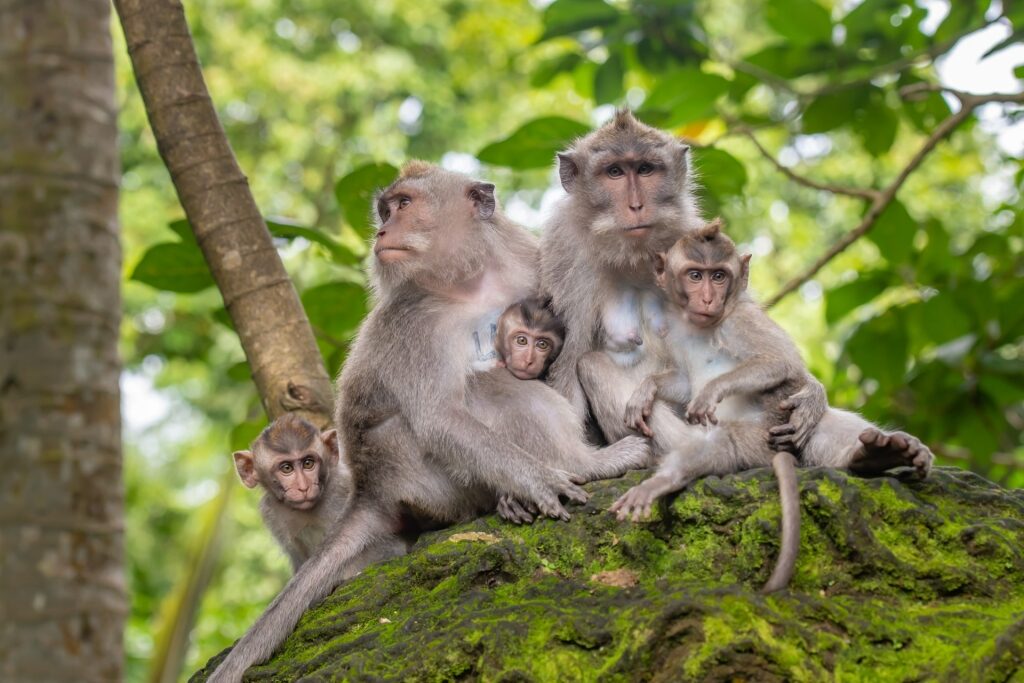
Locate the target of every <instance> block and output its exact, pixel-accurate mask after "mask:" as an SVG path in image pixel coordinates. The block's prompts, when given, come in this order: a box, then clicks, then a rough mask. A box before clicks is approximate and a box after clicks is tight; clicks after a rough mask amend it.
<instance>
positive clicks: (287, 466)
mask: <svg viewBox="0 0 1024 683" xmlns="http://www.w3.org/2000/svg"><path fill="white" fill-rule="evenodd" d="M278 469H279V470H281V471H282V472H284V473H285V474H291V473H292V470H294V469H295V467H293V466H292V464H291V463H290V462H283V463H281V467H279V468H278Z"/></svg>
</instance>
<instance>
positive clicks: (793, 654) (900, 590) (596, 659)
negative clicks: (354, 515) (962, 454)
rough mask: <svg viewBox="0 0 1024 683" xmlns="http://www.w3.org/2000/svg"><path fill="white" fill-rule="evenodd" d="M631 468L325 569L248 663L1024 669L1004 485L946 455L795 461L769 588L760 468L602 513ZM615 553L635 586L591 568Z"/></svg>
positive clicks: (1022, 499) (1015, 547)
mask: <svg viewBox="0 0 1024 683" xmlns="http://www.w3.org/2000/svg"><path fill="white" fill-rule="evenodd" d="M642 477H643V474H642V473H637V474H632V475H630V476H628V477H626V478H624V479H621V480H615V481H610V482H602V483H600V484H595V485H593V486H591V487H590V488H591V491H592V493H593V496H592V498H591V501H590V502H589V503H588V504H587V505H585V506H582V507H578V508H576V509H574V510H573V520H572V521H571V522H570V523H568V524H564V523H556V522H550V521H544V522H539V523H536V524H534V525H531V526H526V527H516V526H512V525H508V524H504V523H502V522H500V521H499V520H497V519H496V518H494V517H488V518H484V519H480V520H476V521H474V522H472V523H469V524H466V525H463V526H461V527H458V528H455V529H448V530H444V531H440V532H435V533H432V534H428V535H425V536H424V537H423V538H421V539H420V542H419V543H418V544H417V546H416V548H415V549H414V551H413V552H412V553H410V554H409V555H408V556H406V557H403V558H399V559H396V560H393V561H391V562H387V563H384V564H381V565H378V566H375V567H371V568H369V569H367V570H366V572H364V573H363V574H362V575H361V576H359V577H356V578H355V579H353V580H352V581H350V582H349V583H347V584H345V585H343V586H341V587H339V588H338V589H337V590H336V591H335V592H334V594H333V595H332V596H331V597H330V598H328V599H327V600H326V601H324V603H322V604H321V605H319V606H318V607H316V608H314V609H312V610H311V611H310V612H309V613H308V614H307V615H305V617H303V619H302V621H301V622H300V623H299V625H298V627H297V628H296V630H295V633H294V634H293V635H292V636H291V638H289V639H288V641H287V642H286V643H285V644H284V646H283V647H282V648H281V649H280V650H279V652H278V653H277V654H276V655H275V657H274V658H273V659H272V660H271V661H270V662H268V663H267V664H265V665H263V666H260V667H255V668H253V669H252V670H251V671H250V672H249V674H248V677H250V678H252V679H253V680H269V681H292V680H296V679H298V678H302V677H304V676H309V677H312V678H317V679H323V680H335V679H337V680H348V679H352V680H406V681H452V680H456V679H459V680H487V681H491V680H495V681H498V680H501V681H602V682H603V681H634V680H655V681H661V680H664V681H676V680H694V681H704V680H757V681H790V680H792V681H822V680H835V681H876V680H880V675H879V672H885V675H884V679H885V680H894V681H903V680H955V681H987V680H1014V679H1015V677H1016V679H1017V680H1020V678H1021V677H1024V559H1022V551H1021V548H1024V495H1022V494H1021V493H1020V492H1015V491H1005V490H1003V489H1000V488H999V487H997V486H995V485H993V484H991V483H989V482H987V481H985V480H983V479H981V478H980V477H977V476H975V475H971V474H970V473H964V472H961V471H959V470H955V469H940V470H939V471H937V472H935V473H934V475H933V476H932V477H931V478H929V479H928V480H926V481H916V480H913V479H910V480H906V481H901V480H897V479H893V478H881V479H873V480H865V479H858V478H854V477H850V476H848V475H845V474H843V473H840V472H836V471H832V470H825V469H813V470H804V471H801V472H800V487H801V506H802V518H803V527H802V531H801V555H800V559H799V561H798V564H797V571H796V575H795V577H794V581H793V584H792V586H791V588H790V589H788V590H786V591H783V592H781V593H778V594H776V595H773V596H768V597H766V596H761V595H760V594H759V593H758V592H757V589H758V587H759V586H760V585H761V584H762V583H763V581H764V580H765V579H766V578H767V576H768V573H769V572H770V570H771V567H772V564H773V562H774V558H775V556H776V554H777V552H778V539H777V534H778V525H779V515H780V509H779V503H778V500H777V495H778V494H777V489H776V486H775V482H774V479H773V478H772V475H771V473H770V471H768V470H755V471H751V472H744V473H741V474H738V475H735V476H730V477H723V478H718V477H709V478H708V479H706V480H703V481H701V482H698V483H697V484H696V485H695V486H694V487H692V489H691V490H689V491H687V492H686V493H684V494H683V495H681V496H678V497H677V498H676V499H675V500H673V501H671V502H669V503H667V504H665V505H664V506H662V507H661V508H660V509H659V510H658V511H657V514H656V516H655V518H654V519H652V520H651V521H650V522H647V523H642V524H631V523H625V522H623V523H620V522H618V521H616V520H615V519H614V517H612V516H611V515H609V514H607V513H606V512H604V510H605V509H606V508H607V506H608V505H610V504H611V502H612V501H613V500H615V498H617V497H618V496H619V495H621V493H622V492H624V491H625V490H626V488H628V487H629V486H631V485H632V484H634V483H636V482H637V481H639V480H640V479H641V478H642ZM455 534H463V536H460V537H461V538H466V539H469V540H462V541H459V542H453V541H452V540H451V539H452V536H453V535H455ZM467 534H468V535H467ZM474 534H476V535H474ZM483 534H487V535H489V536H483ZM473 539H478V540H473ZM481 539H482V540H481ZM622 568H625V569H628V570H630V571H631V572H634V573H635V574H636V585H633V586H628V587H621V588H619V587H613V586H607V585H602V584H601V583H599V582H598V581H596V580H592V578H591V577H593V576H594V575H596V574H598V573H600V572H605V571H609V570H614V569H622ZM627 583H628V582H627ZM217 661H218V660H217V659H214V660H212V662H211V665H210V666H213V665H214V664H215V663H216V662H217ZM209 670H210V668H209V667H208V668H207V669H206V670H204V672H200V673H199V674H197V675H196V677H194V680H197V681H198V680H202V679H203V676H204V674H205V672H208V671H209Z"/></svg>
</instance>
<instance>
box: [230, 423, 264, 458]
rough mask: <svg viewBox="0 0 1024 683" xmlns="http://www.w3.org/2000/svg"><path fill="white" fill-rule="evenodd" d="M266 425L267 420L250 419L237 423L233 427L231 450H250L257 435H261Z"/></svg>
mask: <svg viewBox="0 0 1024 683" xmlns="http://www.w3.org/2000/svg"><path fill="white" fill-rule="evenodd" d="M266 426H267V421H266V420H249V421H247V422H242V423H240V424H237V425H235V426H234V427H233V428H232V429H231V436H230V443H231V450H233V451H244V450H248V448H249V446H251V445H252V442H253V441H255V440H256V437H257V436H259V435H260V432H262V431H263V428H264V427H266Z"/></svg>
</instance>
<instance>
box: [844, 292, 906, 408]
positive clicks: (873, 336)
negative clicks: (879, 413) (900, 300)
mask: <svg viewBox="0 0 1024 683" xmlns="http://www.w3.org/2000/svg"><path fill="white" fill-rule="evenodd" d="M907 342H908V340H907V331H906V325H905V324H904V322H903V320H902V319H901V316H900V315H898V312H897V311H895V310H893V309H890V310H889V311H887V312H886V313H884V314H883V315H881V316H878V317H875V318H871V319H869V320H867V321H865V322H863V323H861V324H860V325H858V326H857V328H856V329H855V330H854V332H853V334H852V335H851V336H850V338H849V339H848V340H847V342H846V344H845V346H844V352H845V353H846V354H847V355H848V356H849V358H850V360H851V361H853V362H854V363H855V364H856V365H857V367H859V368H860V369H861V372H862V373H863V374H864V377H865V379H874V380H876V381H877V382H878V384H879V388H880V390H882V391H888V390H889V389H892V388H893V387H896V386H899V385H900V384H902V383H903V377H904V375H905V374H906V371H907Z"/></svg>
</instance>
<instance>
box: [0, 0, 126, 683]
mask: <svg viewBox="0 0 1024 683" xmlns="http://www.w3.org/2000/svg"><path fill="white" fill-rule="evenodd" d="M114 92H115V91H114V64H113V51H112V46H111V39H110V9H109V5H108V3H107V2H106V0H34V1H31V2H25V1H21V2H19V1H16V0H0V468H2V472H3V474H2V476H0V680H5V681H34V682H37V681H116V680H119V679H120V678H121V675H122V665H123V664H122V662H123V653H122V646H121V640H122V630H123V626H124V620H125V617H126V615H127V611H128V604H127V597H126V590H125V582H124V573H123V547H122V546H123V540H124V539H123V536H124V510H123V504H124V497H123V493H122V485H121V416H120V403H119V400H120V393H119V390H118V379H119V376H120V371H121V364H120V359H119V357H118V353H117V343H118V332H119V326H120V320H121V306H120V290H119V287H120V279H121V250H120V242H119V228H118V222H117V189H118V180H119V176H120V167H119V159H118V149H117V118H116V105H115V98H114Z"/></svg>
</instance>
